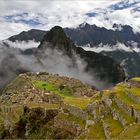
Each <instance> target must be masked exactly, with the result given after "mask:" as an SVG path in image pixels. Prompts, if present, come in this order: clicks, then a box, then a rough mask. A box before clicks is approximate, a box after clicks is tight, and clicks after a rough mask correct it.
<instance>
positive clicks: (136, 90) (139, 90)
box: [127, 87, 140, 96]
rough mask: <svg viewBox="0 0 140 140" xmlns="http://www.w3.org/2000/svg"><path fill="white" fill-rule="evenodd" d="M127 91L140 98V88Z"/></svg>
mask: <svg viewBox="0 0 140 140" xmlns="http://www.w3.org/2000/svg"><path fill="white" fill-rule="evenodd" d="M127 91H129V92H130V93H131V94H134V95H135V96H140V88H134V87H133V88H128V89H127Z"/></svg>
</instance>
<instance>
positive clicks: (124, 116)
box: [111, 101, 134, 124]
mask: <svg viewBox="0 0 140 140" xmlns="http://www.w3.org/2000/svg"><path fill="white" fill-rule="evenodd" d="M111 107H112V109H115V111H117V112H118V113H119V114H120V116H121V117H122V118H123V119H125V120H126V122H127V124H131V123H133V122H134V118H132V117H130V116H129V115H128V114H127V113H125V112H124V111H123V110H122V109H121V108H119V107H118V105H117V104H116V103H115V102H114V101H113V102H112V105H111Z"/></svg>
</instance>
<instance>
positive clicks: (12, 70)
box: [0, 41, 112, 89]
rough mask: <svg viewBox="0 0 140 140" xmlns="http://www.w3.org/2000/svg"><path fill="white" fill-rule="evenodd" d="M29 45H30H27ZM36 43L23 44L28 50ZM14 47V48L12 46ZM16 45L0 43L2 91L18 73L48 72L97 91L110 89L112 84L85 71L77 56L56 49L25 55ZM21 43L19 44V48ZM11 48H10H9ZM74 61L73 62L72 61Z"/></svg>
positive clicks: (83, 62) (83, 64) (82, 62)
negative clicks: (80, 82) (94, 88)
mask: <svg viewBox="0 0 140 140" xmlns="http://www.w3.org/2000/svg"><path fill="white" fill-rule="evenodd" d="M10 43H11V45H10ZM29 43H30V45H29ZM35 43H36V42H33V41H31V42H27V43H25V42H24V45H25V46H24V48H26V45H27V46H28V48H33V47H35ZM14 45H15V46H14ZM17 45H18V46H19V42H18V44H16V43H13V42H8V45H7V44H5V43H0V88H1V89H2V88H3V87H4V86H5V85H7V84H8V83H9V82H10V81H11V80H13V79H14V78H15V77H16V76H17V75H18V74H19V73H23V72H27V71H31V72H45V71H46V72H49V73H57V74H60V75H61V76H68V77H73V78H77V79H79V80H81V81H83V82H84V83H87V84H90V85H92V86H95V87H96V88H98V89H103V88H105V87H111V86H112V84H110V83H108V82H107V80H106V81H101V80H99V79H98V78H97V76H96V72H95V75H93V74H91V73H90V72H86V71H85V67H86V65H87V64H86V63H85V61H84V60H82V59H81V58H80V57H79V56H77V55H74V56H73V57H74V58H70V57H68V56H67V55H64V54H63V53H62V52H61V51H58V50H56V49H51V48H50V47H48V48H46V49H45V51H44V50H43V51H39V50H37V53H36V54H30V55H26V54H24V53H23V50H21V49H19V47H17ZM22 45H23V43H22V44H21V46H22ZM10 46H12V47H10ZM29 46H30V47H29ZM72 60H74V62H73V61H72Z"/></svg>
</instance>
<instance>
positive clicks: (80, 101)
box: [64, 97, 90, 109]
mask: <svg viewBox="0 0 140 140" xmlns="http://www.w3.org/2000/svg"><path fill="white" fill-rule="evenodd" d="M89 101H90V98H88V97H77V98H76V97H67V98H65V99H64V102H65V103H68V104H70V105H73V106H76V107H79V108H81V109H84V108H85V107H86V106H87V105H88V103H89Z"/></svg>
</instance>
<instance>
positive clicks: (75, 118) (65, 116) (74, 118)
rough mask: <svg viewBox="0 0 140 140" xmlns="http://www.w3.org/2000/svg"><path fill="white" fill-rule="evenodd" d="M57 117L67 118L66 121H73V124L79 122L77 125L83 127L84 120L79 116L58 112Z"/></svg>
mask: <svg viewBox="0 0 140 140" xmlns="http://www.w3.org/2000/svg"><path fill="white" fill-rule="evenodd" d="M57 118H58V119H61V120H67V121H71V122H74V123H75V124H79V126H80V127H82V128H84V127H85V121H84V120H82V119H80V118H79V117H76V116H74V115H72V114H64V113H59V114H58V115H57Z"/></svg>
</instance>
